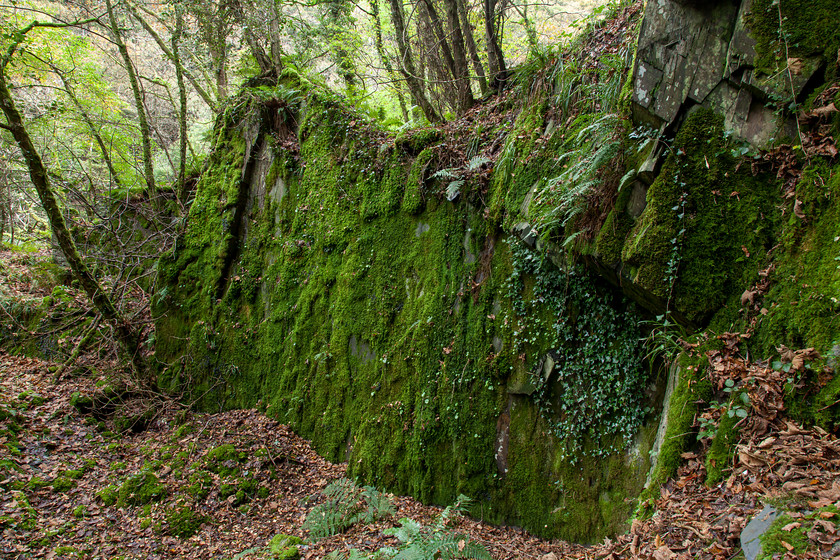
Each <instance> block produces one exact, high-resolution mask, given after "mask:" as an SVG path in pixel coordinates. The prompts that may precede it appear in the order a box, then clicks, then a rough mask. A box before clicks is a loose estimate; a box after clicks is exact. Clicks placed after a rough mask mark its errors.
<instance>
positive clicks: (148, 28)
mask: <svg viewBox="0 0 840 560" xmlns="http://www.w3.org/2000/svg"><path fill="white" fill-rule="evenodd" d="M126 6H127V7H128V10H129V11H130V12H131V15H132V16H133V17H134V19H136V20H137V22H138V23H140V25H141V26H142V27H143V29H145V30H146V33H148V34H149V35H151V37H152V39H154V40H155V43H157V45H158V47H160V50H161V51H163V54H165V55H166V58H168V59H169V60H171V61H172V63H173V64H174V65H175V71H176V72H177V71H178V68H179V67H180V71H181V72H183V74H184V77H186V78H187V80H189V82H190V84H192V87H193V89H194V90H195V92H196V93H197V94H198V96H199V97H201V99H202V100H203V101H204V102H205V103H207V106H208V107H210V109H211V110H212V111H213V112H216V103H215V102H214V101H213V98H212V97H210V94H209V93H207V90H205V89H204V88H203V87H201V84H199V83H198V80H196V79H195V76H193V74H192V72H190V71H189V70H188V69H187V68H185V67H184V65H183V64H182V63H181V62H180V57H179V58H178V61H177V62H176V60H175V53H173V52H172V51H171V50H170V49H169V47H167V46H166V43H164V42H163V39H161V37H160V35H158V33H157V32H156V31H155V30H154V28H153V27H152V26H151V25H149V22H147V21H146V20H145V18H143V17H141V16H140V13H139V12H138V11H137V9H136V8H135V7H134V6H132V5H131V4H128V3H126ZM178 10H180V5H178V4H176V14H177V12H178ZM144 11H145V10H144ZM147 13H148V12H147ZM176 17H181V18H183V17H184V16H183V11H181V15H180V16H177V15H176ZM158 21H160V20H159V19H158ZM161 23H162V22H161ZM167 29H168V28H167Z"/></svg>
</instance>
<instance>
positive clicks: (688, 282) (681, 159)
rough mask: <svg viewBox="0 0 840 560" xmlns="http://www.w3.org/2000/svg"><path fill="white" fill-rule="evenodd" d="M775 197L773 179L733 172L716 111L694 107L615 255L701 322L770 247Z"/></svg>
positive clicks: (638, 279)
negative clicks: (642, 209)
mask: <svg viewBox="0 0 840 560" xmlns="http://www.w3.org/2000/svg"><path fill="white" fill-rule="evenodd" d="M778 201H779V195H778V188H777V185H776V182H775V181H774V180H772V179H770V178H769V177H767V176H756V177H754V176H752V174H751V173H750V172H749V171H748V170H746V169H743V168H742V169H740V170H739V171H736V161H735V159H734V158H733V156H732V154H731V153H730V148H729V145H728V143H727V141H726V140H725V138H724V136H723V118H722V117H720V116H719V115H715V114H714V113H713V112H712V111H710V110H706V109H700V110H697V111H695V112H694V113H692V114H691V115H690V116H689V118H688V119H687V120H686V122H685V123H684V124H683V126H682V127H681V128H680V131H679V132H678V134H677V137H676V139H675V140H674V144H673V146H672V149H671V151H670V155H669V156H668V158H667V160H666V162H665V164H664V166H663V168H662V171H661V173H660V174H659V175H658V176H657V178H656V180H655V181H654V183H653V184H652V185H651V186H650V188H649V189H648V193H647V205H646V207H645V210H644V212H643V213H642V215H641V216H640V218H639V219H638V220H637V221H636V223H635V225H634V226H633V229H632V230H631V231H630V234H629V236H628V239H627V241H626V243H625V245H624V247H623V249H622V261H624V263H625V264H626V265H629V267H630V269H631V271H632V279H633V282H634V283H636V284H638V285H640V286H641V287H643V288H644V289H645V290H647V291H648V292H650V293H651V294H653V295H655V296H658V297H659V298H661V299H662V300H663V301H667V302H669V303H670V304H671V307H672V308H675V309H677V310H679V311H680V312H681V313H682V314H683V315H684V316H685V317H686V318H687V319H688V320H689V321H691V322H694V323H697V324H702V323H704V322H706V321H708V320H709V319H710V318H711V316H712V315H713V314H714V313H715V312H716V311H717V310H718V309H720V307H721V306H723V305H724V304H726V303H727V302H728V301H729V300H730V298H731V297H733V295H736V294H737V295H740V294H741V292H742V291H743V289H744V288H743V287H744V285H746V284H747V283H748V282H749V281H751V280H752V279H753V278H755V277H756V274H757V272H758V270H759V267H760V266H761V265H762V264H763V263H764V259H765V255H766V253H767V251H768V250H769V249H770V248H771V247H772V246H773V241H774V237H773V234H774V233H775V228H774V222H775V220H776V219H778V212H777V211H776V209H775V205H776V204H778ZM720 263H727V264H726V266H721V265H720Z"/></svg>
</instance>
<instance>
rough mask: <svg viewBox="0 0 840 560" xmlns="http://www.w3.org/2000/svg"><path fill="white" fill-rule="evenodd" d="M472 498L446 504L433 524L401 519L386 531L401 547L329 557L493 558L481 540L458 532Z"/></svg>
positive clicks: (399, 559) (349, 559) (392, 559)
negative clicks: (455, 526)
mask: <svg viewBox="0 0 840 560" xmlns="http://www.w3.org/2000/svg"><path fill="white" fill-rule="evenodd" d="M470 504H471V500H470V499H469V498H468V497H467V496H464V495H463V494H461V495H459V496H458V499H457V500H456V501H455V503H454V504H451V505H449V506H447V507H446V509H444V510H443V511H442V512H441V513H440V514H439V515H438V516H437V518H436V519H435V522H434V524H433V525H431V526H423V525H421V524H420V523H418V522H417V521H415V520H413V519H408V518H402V519H400V526H399V527H394V528H392V529H387V530H386V531H385V534H386V535H392V536H395V537H397V539H398V540H399V541H400V545H399V547H397V548H390V547H389V548H382V549H379V550H378V551H376V552H375V553H373V554H371V555H366V554H364V553H361V552H360V551H358V550H356V549H350V550H348V551H336V552H333V553H331V554H330V555H329V556H328V558H330V559H332V560H360V559H362V558H378V559H388V560H455V559H470V560H491V559H492V558H493V557H492V556H491V555H490V553H489V552H488V551H487V549H486V548H484V546H483V545H481V543H478V542H476V541H473V540H471V539H470V538H469V537H467V536H465V535H462V534H460V533H457V532H455V531H454V530H453V529H452V527H451V525H452V524H453V522H454V521H455V520H456V519H457V518H458V517H460V516H461V515H463V514H465V513H466V512H468V511H469V508H470Z"/></svg>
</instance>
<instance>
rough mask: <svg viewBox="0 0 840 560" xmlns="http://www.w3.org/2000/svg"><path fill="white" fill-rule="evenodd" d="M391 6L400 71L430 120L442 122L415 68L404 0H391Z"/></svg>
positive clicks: (413, 96)
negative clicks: (406, 26) (406, 27)
mask: <svg viewBox="0 0 840 560" xmlns="http://www.w3.org/2000/svg"><path fill="white" fill-rule="evenodd" d="M389 3H390V6H391V22H392V23H393V24H394V35H395V36H396V39H397V50H398V51H399V53H400V72H402V74H403V76H404V77H405V83H406V85H408V91H409V93H410V94H411V98H412V100H413V101H414V103H416V104H417V106H418V107H420V110H421V111H423V114H424V115H425V116H426V118H427V119H429V121H430V122H440V120H441V118H440V116H439V115H438V114H437V111H435V109H434V107H432V104H431V103H429V100H428V99H427V98H426V94H425V93H424V92H423V87H422V85H421V84H420V79H419V78H418V76H417V71H416V70H415V68H414V59H413V57H412V55H411V47H410V46H409V44H408V39H407V37H406V29H405V15H404V14H403V6H402V0H389Z"/></svg>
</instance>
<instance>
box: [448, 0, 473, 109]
mask: <svg viewBox="0 0 840 560" xmlns="http://www.w3.org/2000/svg"><path fill="white" fill-rule="evenodd" d="M443 6H444V9H445V10H446V21H447V23H448V24H449V30H450V32H451V34H452V60H453V63H454V67H453V68H454V75H453V78H454V80H455V88H456V90H457V92H458V102H457V106H458V112H459V113H461V114H463V113H465V112H466V111H467V110H469V109H470V108H471V107H472V106H473V104H474V103H475V100H474V99H473V95H472V88H471V87H470V69H469V66H467V50H466V48H465V46H464V34H463V33H462V32H461V21H460V18H459V17H458V0H443Z"/></svg>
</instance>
